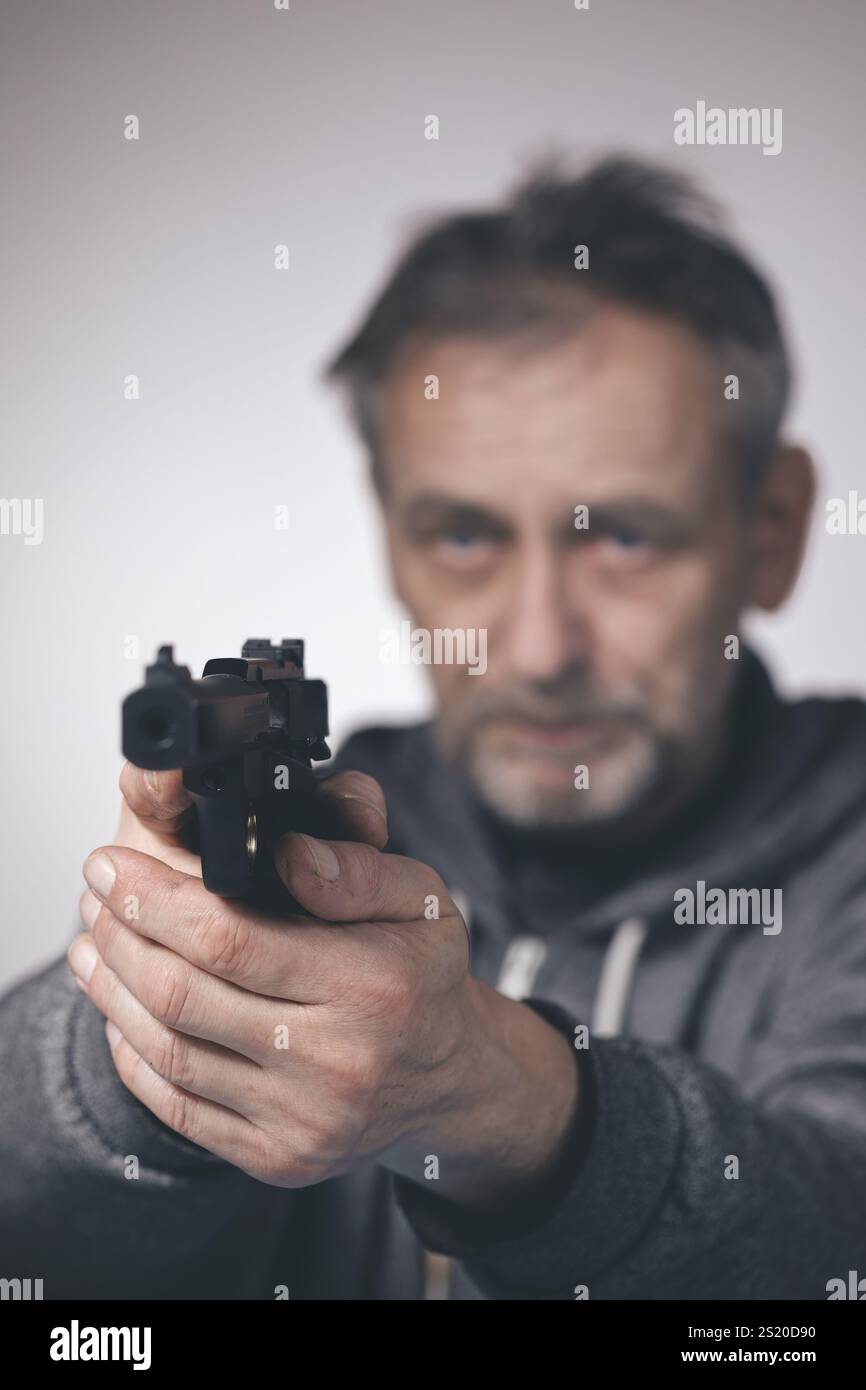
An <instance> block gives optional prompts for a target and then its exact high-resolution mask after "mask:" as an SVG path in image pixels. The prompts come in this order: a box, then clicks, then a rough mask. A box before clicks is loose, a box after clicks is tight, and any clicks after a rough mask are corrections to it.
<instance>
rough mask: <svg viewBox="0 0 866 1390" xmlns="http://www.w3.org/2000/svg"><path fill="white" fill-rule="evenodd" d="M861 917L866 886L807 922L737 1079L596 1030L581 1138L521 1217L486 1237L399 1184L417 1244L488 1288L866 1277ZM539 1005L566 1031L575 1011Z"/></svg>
mask: <svg viewBox="0 0 866 1390" xmlns="http://www.w3.org/2000/svg"><path fill="white" fill-rule="evenodd" d="M864 922H866V895H864V896H863V897H861V898H860V900H859V903H858V904H857V906H856V907H854V906H852V905H849V909H848V911H847V912H846V913H844V914H839V916H837V917H836V918H835V920H834V921H833V922H832V924H828V925H825V926H821V927H819V925H818V923H817V922H815V923H814V926H813V930H812V931H811V933H810V936H809V940H808V941H807V942H806V943H805V946H804V947H803V948H802V949H801V950H800V951H799V952H798V953H797V954H798V957H799V958H798V959H797V960H796V962H795V963H794V964H793V968H792V969H790V970H789V971H788V972H787V974H786V978H785V979H784V981H783V982H782V985H781V988H780V990H779V992H778V994H777V997H776V1003H775V1006H774V1008H773V1012H772V1014H771V1016H770V1018H769V1019H768V1020H767V1021H766V1023H765V1024H764V1025H763V1028H762V1032H761V1035H760V1037H759V1038H758V1039H755V1040H753V1041H752V1044H751V1048H750V1050H749V1048H747V1052H746V1066H747V1067H748V1075H747V1076H745V1077H743V1078H741V1079H740V1080H739V1081H736V1080H734V1079H732V1078H731V1077H729V1076H728V1075H726V1074H724V1073H722V1072H721V1071H720V1070H719V1069H718V1068H716V1067H713V1066H712V1065H710V1064H708V1063H706V1062H704V1061H701V1060H698V1059H696V1058H695V1057H694V1056H692V1055H691V1054H690V1053H687V1052H686V1051H684V1050H680V1049H677V1048H675V1047H672V1046H669V1045H659V1044H654V1043H649V1042H643V1041H640V1040H637V1039H633V1038H608V1039H595V1040H593V1041H592V1042H591V1045H590V1047H589V1049H588V1050H587V1054H586V1063H587V1065H588V1067H589V1068H590V1069H591V1074H592V1078H593V1083H594V1089H595V1093H596V1105H597V1114H596V1118H595V1124H594V1128H593V1134H592V1140H591V1144H590V1146H589V1151H588V1153H587V1155H586V1156H585V1158H584V1159H583V1160H582V1161H581V1162H580V1164H579V1165H578V1166H577V1168H576V1170H575V1171H574V1172H573V1173H572V1178H571V1182H570V1184H569V1185H568V1186H567V1189H566V1191H565V1193H564V1194H563V1195H561V1196H560V1198H559V1200H558V1201H557V1202H556V1204H555V1206H554V1208H553V1209H552V1210H549V1211H547V1212H545V1213H544V1214H543V1215H541V1217H540V1219H538V1220H537V1221H536V1222H535V1223H534V1224H533V1225H532V1227H531V1229H529V1230H524V1231H521V1232H518V1233H514V1232H512V1231H508V1232H505V1233H504V1238H502V1235H503V1233H502V1232H501V1233H500V1238H499V1239H497V1238H496V1237H495V1235H492V1234H487V1235H485V1236H483V1237H479V1235H478V1233H477V1231H474V1230H472V1228H471V1226H470V1225H468V1224H467V1222H466V1219H465V1217H462V1216H461V1214H459V1213H458V1212H456V1211H455V1210H454V1208H453V1207H452V1208H451V1209H450V1210H448V1211H446V1204H445V1203H444V1202H443V1200H442V1199H441V1198H436V1197H434V1196H431V1195H430V1194H429V1192H427V1191H423V1190H422V1189H421V1188H420V1187H419V1186H416V1185H413V1184H410V1183H408V1182H407V1181H406V1180H405V1179H402V1178H400V1179H397V1180H395V1189H396V1196H397V1200H398V1202H399V1204H400V1206H401V1207H402V1209H403V1212H404V1214H405V1215H406V1216H407V1219H408V1220H409V1222H410V1224H411V1225H412V1226H413V1228H414V1230H415V1232H416V1234H417V1235H418V1237H419V1239H420V1240H421V1241H422V1243H424V1244H425V1245H426V1246H427V1247H428V1248H430V1249H433V1250H435V1251H439V1252H441V1253H443V1254H446V1255H451V1256H453V1257H454V1258H455V1259H457V1260H459V1261H461V1263H462V1264H463V1266H464V1268H465V1269H466V1272H467V1273H468V1274H469V1276H470V1278H471V1279H472V1280H473V1282H474V1283H475V1284H476V1285H477V1287H478V1288H479V1289H480V1290H481V1291H482V1293H483V1294H485V1295H486V1296H487V1297H489V1298H503V1299H508V1298H520V1299H527V1298H528V1299H575V1298H581V1297H583V1298H585V1297H589V1298H604V1299H695V1298H700V1299H826V1298H828V1296H830V1294H831V1292H832V1291H834V1290H838V1289H840V1288H841V1287H842V1285H843V1284H845V1285H847V1281H848V1272H849V1270H857V1269H858V1267H859V1268H860V1270H861V1271H862V1272H863V1273H866V1270H864V1269H863V1242H862V1226H863V1214H864V1212H866V934H864V930H863V927H864ZM748 987H749V981H748V980H744V981H743V988H744V989H747V988H748ZM524 1002H526V1003H528V1004H530V1005H534V1004H536V1003H540V1002H541V1001H533V1000H527V1001H524ZM539 1011H540V1012H543V1013H546V1016H547V1017H548V1020H549V1021H551V1022H554V1026H561V1027H562V1028H563V1030H564V1031H565V1032H566V1033H567V1034H568V1036H570V1037H573V1031H572V1030H573V1028H574V1025H575V1024H576V1023H577V1022H579V1021H580V1020H578V1019H576V1018H575V1019H572V1018H570V1017H569V1016H568V1015H567V1014H562V1013H561V1011H560V1017H559V1020H554V1018H553V1017H552V1016H551V1014H550V1012H549V1006H547V1007H546V1008H545V1007H543V1008H541V1009H540V1010H539ZM735 1174H736V1176H735ZM833 1280H838V1281H839V1283H838V1284H835V1285H834V1284H833V1283H832V1282H831V1281H833ZM837 1296H844V1294H839V1293H837Z"/></svg>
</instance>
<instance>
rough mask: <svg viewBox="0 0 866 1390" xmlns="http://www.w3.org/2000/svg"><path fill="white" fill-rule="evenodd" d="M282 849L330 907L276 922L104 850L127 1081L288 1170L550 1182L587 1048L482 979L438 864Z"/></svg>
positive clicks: (315, 897)
mask: <svg viewBox="0 0 866 1390" xmlns="http://www.w3.org/2000/svg"><path fill="white" fill-rule="evenodd" d="M347 775H348V774H347ZM353 775H355V776H357V774H353ZM336 780H337V779H334V781H336ZM323 785H327V783H326V784H323ZM372 785H374V786H375V784H372ZM277 853H278V860H277V862H278V868H279V871H280V874H281V877H282V878H283V881H284V882H285V883H286V886H287V887H288V888H289V890H290V892H292V893H293V894H294V896H295V897H296V898H297V900H298V901H299V902H300V903H301V904H302V905H303V906H304V907H305V908H306V909H307V910H308V911H310V912H311V913H313V914H314V917H315V918H317V919H319V920H317V921H313V922H309V921H304V922H300V921H298V920H297V919H291V918H287V919H285V920H284V921H283V922H275V921H274V920H273V919H272V918H266V917H263V916H260V915H258V914H256V913H255V912H254V911H253V910H251V909H250V908H249V907H247V906H245V905H243V904H238V903H236V902H231V901H227V900H225V899H221V898H217V897H215V896H214V895H211V894H209V893H208V892H207V891H206V890H205V888H204V886H203V885H202V883H201V881H200V880H199V879H197V878H196V877H195V876H194V875H191V874H185V873H183V872H181V871H178V870H176V869H172V868H169V867H167V866H166V865H165V864H163V863H161V862H159V861H158V860H157V859H156V858H154V857H150V856H148V855H145V854H142V853H140V852H136V851H135V850H132V849H129V848H125V847H124V848H121V847H118V846H114V847H109V849H108V850H101V851H98V852H97V854H96V855H95V856H92V857H91V859H90V860H89V861H88V864H87V866H86V872H87V877H88V881H89V883H90V885H91V890H93V891H89V892H88V893H86V894H85V895H84V897H83V899H82V916H83V918H84V920H85V922H86V924H87V925H88V927H89V928H90V930H89V932H88V933H86V934H85V935H83V936H82V937H80V938H79V939H78V942H77V943H76V944H75V945H73V947H72V948H71V951H70V960H71V963H72V964H73V965H74V966H75V967H76V968H77V971H78V975H79V978H83V977H84V976H86V975H87V976H88V978H87V980H86V983H85V984H84V985H83V987H84V988H86V991H87V993H88V994H89V997H90V998H91V999H92V1001H93V1002H94V1003H95V1004H96V1006H97V1007H98V1008H99V1009H100V1010H101V1012H102V1013H103V1014H105V1016H106V1018H107V1019H108V1020H109V1024H108V1027H107V1031H108V1032H109V1037H110V1039H111V1046H112V1054H113V1057H114V1062H115V1066H116V1068H117V1071H118V1074H119V1075H120V1077H121V1079H122V1080H123V1082H124V1084H125V1085H126V1086H127V1087H128V1088H129V1089H130V1090H131V1091H132V1092H133V1093H134V1094H135V1095H136V1096H137V1097H138V1098H139V1100H141V1101H142V1103H143V1104H145V1105H146V1106H147V1107H148V1108H149V1109H150V1110H151V1111H152V1112H153V1113H154V1114H155V1115H157V1116H158V1118H159V1119H161V1120H162V1121H163V1122H164V1123H166V1124H167V1125H168V1126H169V1127H170V1128H172V1129H174V1130H176V1131H177V1132H178V1133H180V1134H183V1135H184V1136H185V1137H186V1138H188V1139H190V1140H192V1141H194V1142H195V1143H198V1144H201V1145H202V1146H203V1147H205V1148H207V1149H209V1150H210V1151H211V1152H213V1153H215V1154H218V1155H220V1156H222V1157H223V1158H225V1159H227V1160H228V1161H229V1162H231V1163H233V1164H235V1165H236V1166H237V1167H239V1168H241V1169H242V1170H243V1171H245V1172H247V1173H249V1174H250V1175H251V1176H253V1177H256V1178H258V1179H260V1180H261V1181H264V1182H269V1183H273V1184H275V1185H277V1186H286V1187H298V1186H305V1185H307V1184H310V1183H315V1182H319V1181H322V1180H323V1179H324V1178H327V1177H331V1176H334V1175H335V1174H338V1173H340V1172H343V1171H345V1170H346V1169H347V1168H348V1167H349V1166H350V1165H352V1164H353V1163H355V1162H359V1161H362V1160H370V1159H375V1160H378V1161H379V1162H382V1163H384V1164H385V1165H386V1166H389V1167H391V1168H392V1169H393V1170H394V1171H396V1172H400V1173H403V1174H404V1175H405V1176H407V1177H409V1178H412V1179H414V1180H416V1181H421V1180H423V1177H424V1169H425V1163H426V1160H427V1159H428V1156H431V1155H435V1156H436V1158H437V1159H438V1161H439V1170H440V1181H439V1183H438V1184H437V1190H438V1191H439V1192H440V1193H442V1194H443V1195H447V1196H449V1197H451V1198H452V1199H453V1200H458V1201H463V1202H466V1203H469V1204H471V1205H473V1206H478V1205H489V1204H495V1203H496V1202H497V1201H500V1200H504V1199H505V1198H506V1197H507V1196H509V1195H510V1194H512V1193H514V1192H515V1191H516V1190H518V1189H519V1190H520V1191H526V1190H527V1187H528V1186H530V1185H533V1184H540V1183H542V1182H543V1180H544V1177H545V1175H546V1174H547V1173H548V1172H549V1171H550V1169H551V1166H552V1165H553V1164H555V1162H556V1158H557V1156H558V1154H559V1152H560V1148H561V1145H562V1143H563V1139H564V1135H565V1133H566V1131H567V1129H568V1127H569V1125H570V1123H571V1120H572V1117H573V1113H574V1106H575V1104H576V1100H577V1096H576V1089H577V1086H576V1068H575V1064H574V1058H573V1056H572V1055H571V1049H570V1047H569V1045H568V1042H567V1040H566V1039H564V1038H563V1037H561V1035H560V1034H558V1033H557V1032H556V1031H555V1030H554V1029H552V1028H550V1027H549V1026H548V1025H547V1024H546V1023H545V1022H544V1021H543V1020H541V1019H540V1018H539V1017H538V1016H537V1015H536V1014H535V1013H533V1011H532V1010H530V1009H527V1008H526V1007H525V1006H523V1005H520V1004H516V1003H514V1002H513V1001H511V1000H507V999H505V998H503V997H502V996H500V995H499V994H497V993H496V991H494V990H492V989H490V988H489V987H487V986H485V985H482V984H480V983H479V982H477V981H475V980H473V979H472V977H471V976H470V975H469V974H468V970H467V948H466V934H465V930H464V926H463V922H462V919H461V918H460V915H459V913H458V912H457V909H456V908H455V906H454V904H453V902H452V901H451V899H450V897H449V896H448V893H447V891H446V889H445V887H444V885H443V884H442V882H441V880H440V879H439V877H438V875H436V874H435V872H434V871H433V870H432V869H430V868H428V867H427V866H425V865H423V864H420V863H418V862H417V861H415V860H411V859H406V858H402V857H400V856H397V855H383V854H381V853H380V852H379V851H378V850H377V849H376V848H374V847H373V846H371V845H369V844H353V843H346V842H340V841H328V840H323V839H315V840H314V839H312V838H310V837H307V836H304V835H297V834H293V835H288V836H286V837H284V839H283V840H281V841H280V843H279V845H278V851H277ZM99 865H102V867H103V872H102V873H101V874H100V873H98V872H96V869H97V866H99ZM111 871H113V872H114V878H113V881H110V873H111ZM434 902H435V903H436V906H437V907H438V914H439V915H438V917H435V916H429V915H426V914H429V913H430V912H431V911H432V907H433V904H434ZM130 906H132V911H131V912H130ZM88 954H89V956H90V959H89V960H88V959H87V957H88ZM88 971H89V975H88ZM112 1025H114V1028H113V1029H112Z"/></svg>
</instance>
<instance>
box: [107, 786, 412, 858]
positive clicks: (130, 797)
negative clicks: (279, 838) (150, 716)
mask: <svg viewBox="0 0 866 1390" xmlns="http://www.w3.org/2000/svg"><path fill="white" fill-rule="evenodd" d="M119 786H120V790H121V793H122V796H123V800H122V802H121V807H120V820H119V822H118V826H117V832H116V834H115V837H114V844H115V845H122V846H125V847H126V848H127V849H136V850H139V851H140V852H141V853H142V854H149V855H151V856H152V857H153V858H154V859H161V860H162V862H163V863H164V864H168V866H169V868H172V869H178V870H179V871H180V872H181V873H183V874H188V875H192V876H193V877H195V878H201V859H200V857H199V855H198V854H197V853H196V851H195V847H194V845H195V838H194V834H193V831H194V826H195V817H194V814H193V803H192V797H191V796H190V794H189V792H188V791H187V789H186V787H185V786H184V785H183V777H182V774H181V772H180V771H179V770H177V771H175V770H171V771H168V772H148V771H144V770H143V769H142V768H140V767H135V766H133V764H132V763H124V765H123V768H122V769H121V773H120V780H119ZM311 815H312V819H313V822H314V825H315V828H316V830H321V833H322V834H330V835H333V836H334V837H335V838H337V839H344V840H360V841H361V842H363V843H366V844H369V845H375V846H376V848H377V849H384V847H385V845H386V844H387V843H388V821H387V816H386V812H385V799H384V797H383V796H382V792H381V789H380V787H379V784H378V782H376V781H374V779H373V778H372V777H368V776H367V775H366V774H365V773H363V772H354V771H350V772H341V773H338V774H337V775H336V776H334V777H329V778H326V779H325V780H323V781H321V782H320V783H319V784H318V787H317V788H316V798H315V805H314V808H313V810H312V812H311Z"/></svg>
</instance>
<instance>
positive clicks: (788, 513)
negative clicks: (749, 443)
mask: <svg viewBox="0 0 866 1390" xmlns="http://www.w3.org/2000/svg"><path fill="white" fill-rule="evenodd" d="M814 498H815V465H814V462H813V460H812V456H811V455H810V454H809V453H808V452H807V451H806V450H805V449H803V448H800V446H799V445H793V444H786V445H781V446H780V447H779V448H778V449H777V450H776V452H775V453H774V455H773V457H772V459H771V460H770V463H769V466H768V468H767V472H766V476H765V478H764V480H763V483H762V484H761V488H760V491H759V493H758V495H757V497H756V498H755V499H754V501H753V502H752V511H751V518H750V522H749V525H750V531H751V536H750V551H751V557H752V563H751V578H750V584H749V594H748V602H749V603H750V604H752V605H754V606H755V607H756V608H764V609H766V610H767V611H768V612H773V611H774V610H775V609H776V608H779V607H781V605H782V604H783V603H784V602H785V600H786V599H787V598H788V596H789V594H790V593H791V590H792V589H793V587H794V585H795V583H796V582H797V576H798V574H799V573H800V566H801V565H802V563H803V552H804V550H805V546H806V537H807V535H808V531H809V521H810V519H811V516H812V503H813V501H814Z"/></svg>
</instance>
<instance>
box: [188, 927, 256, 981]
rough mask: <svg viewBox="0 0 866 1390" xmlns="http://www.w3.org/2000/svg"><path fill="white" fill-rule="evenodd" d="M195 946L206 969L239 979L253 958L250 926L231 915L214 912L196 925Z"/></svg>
mask: <svg viewBox="0 0 866 1390" xmlns="http://www.w3.org/2000/svg"><path fill="white" fill-rule="evenodd" d="M195 946H196V948H197V950H198V951H200V953H201V958H202V959H203V960H204V961H205V968H206V969H207V970H211V971H214V972H215V973H216V974H218V975H228V976H231V977H232V978H237V977H243V976H244V975H245V974H246V972H247V971H248V970H249V967H250V963H251V960H252V955H253V930H252V923H251V922H249V921H248V920H247V919H246V918H245V917H241V916H239V915H238V914H237V913H234V912H225V911H215V912H213V913H211V914H209V915H207V916H206V917H204V918H203V919H202V920H201V921H200V922H199V923H198V925H197V926H196V929H195Z"/></svg>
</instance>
